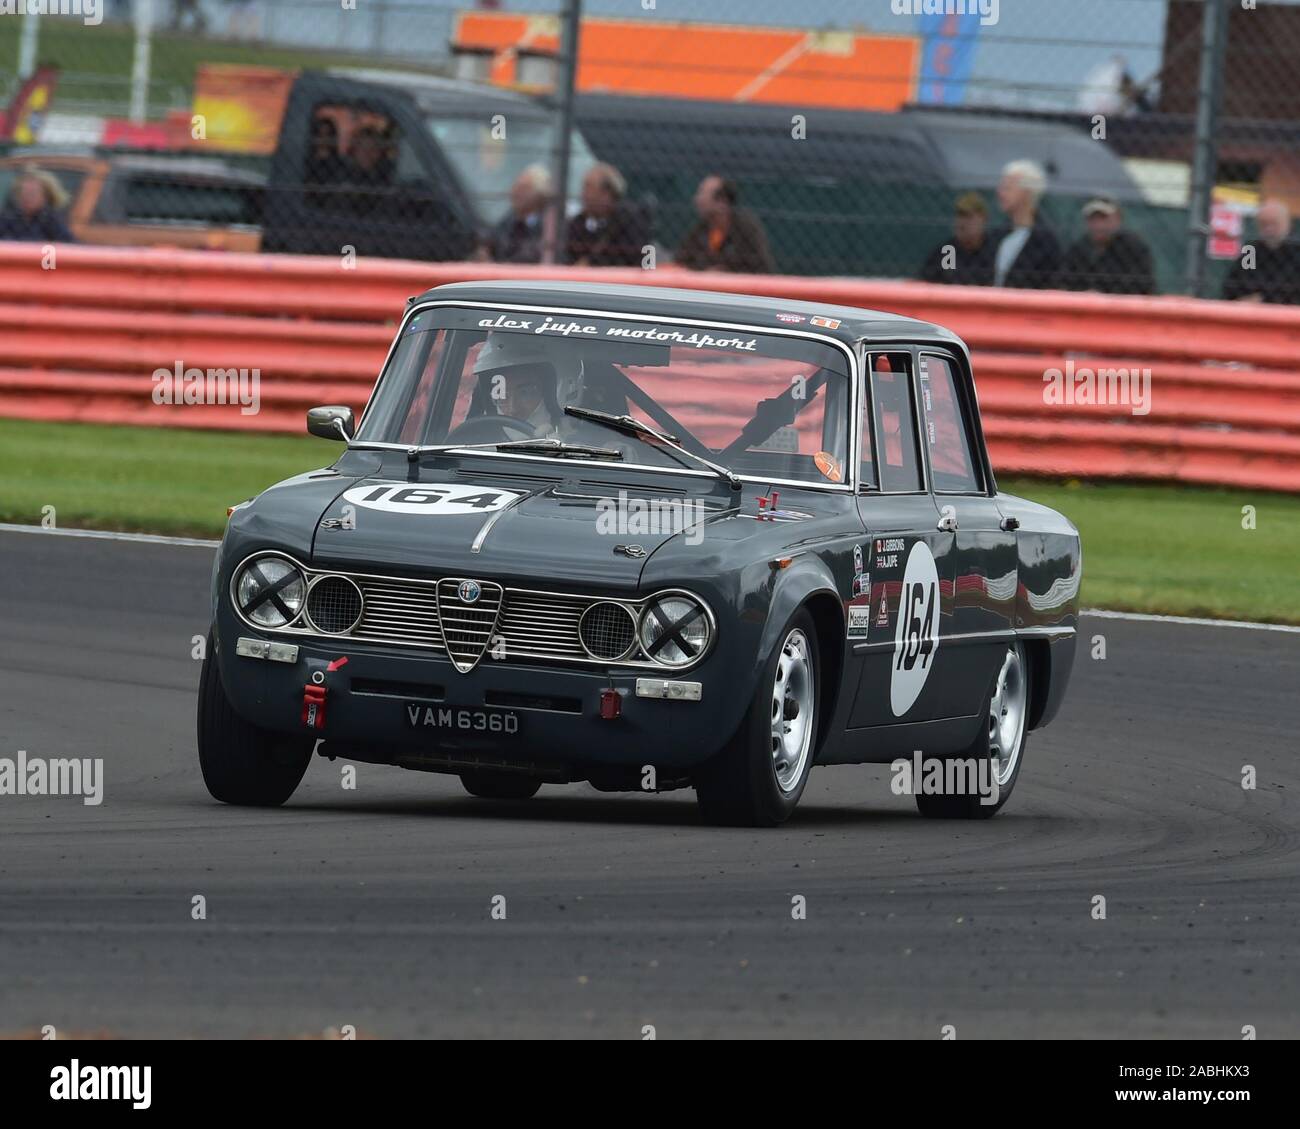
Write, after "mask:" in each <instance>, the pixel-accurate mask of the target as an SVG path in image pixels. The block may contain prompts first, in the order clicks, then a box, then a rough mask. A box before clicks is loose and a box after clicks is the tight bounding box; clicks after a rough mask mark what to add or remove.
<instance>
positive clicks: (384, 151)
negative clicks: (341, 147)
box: [347, 125, 393, 189]
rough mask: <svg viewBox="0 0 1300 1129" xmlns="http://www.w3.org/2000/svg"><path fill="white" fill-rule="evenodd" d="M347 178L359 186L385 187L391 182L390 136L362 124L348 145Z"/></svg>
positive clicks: (391, 157)
mask: <svg viewBox="0 0 1300 1129" xmlns="http://www.w3.org/2000/svg"><path fill="white" fill-rule="evenodd" d="M347 163H348V172H347V176H348V180H349V181H351V182H352V183H353V184H355V185H357V186H358V187H360V188H379V189H383V188H387V187H388V186H389V185H390V184H392V182H393V156H392V138H391V137H390V136H389V135H388V134H387V133H385V132H380V131H379V130H378V129H376V128H375V127H374V126H370V125H364V126H362V127H361V128H360V129H358V130H357V131H356V132H355V133H353V135H352V142H351V144H350V145H349V146H348V155H347Z"/></svg>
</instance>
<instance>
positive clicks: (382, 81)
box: [315, 67, 542, 113]
mask: <svg viewBox="0 0 1300 1129" xmlns="http://www.w3.org/2000/svg"><path fill="white" fill-rule="evenodd" d="M315 73H317V74H320V75H325V76H327V77H329V78H333V79H345V80H347V81H349V82H360V83H368V84H369V85H371V86H387V87H395V88H396V89H398V90H402V91H405V92H406V93H407V94H409V95H410V96H411V97H412V98H413V99H415V103H416V105H417V106H418V107H419V108H420V109H421V110H422V111H425V112H429V111H430V110H432V109H435V108H440V107H447V106H455V107H463V108H466V109H474V108H480V109H481V108H482V106H484V105H491V106H501V107H506V108H511V107H513V108H514V109H516V110H519V111H521V112H524V113H540V112H541V109H542V107H541V104H540V103H539V101H538V99H537V98H536V97H534V96H532V95H529V94H526V93H524V92H523V91H518V90H511V89H509V88H507V87H503V86H496V85H494V84H492V83H484V82H474V81H472V80H470V79H463V78H445V77H443V76H441V75H432V74H425V73H424V72H423V71H401V70H384V69H381V68H378V67H329V68H327V69H326V70H323V71H317V72H315Z"/></svg>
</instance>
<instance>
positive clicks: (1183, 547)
mask: <svg viewBox="0 0 1300 1129" xmlns="http://www.w3.org/2000/svg"><path fill="white" fill-rule="evenodd" d="M338 450H339V448H338V446H337V445H336V444H334V443H330V442H327V441H325V440H322V439H312V438H309V437H302V438H299V437H296V436H283V435H247V434H236V433H228V432H198V431H177V430H167V429H163V428H143V427H142V428H133V427H101V426H97V425H93V424H77V423H31V422H27V421H23V420H0V521H7V522H19V523H29V524H35V523H39V522H40V521H41V518H42V515H43V513H44V509H43V507H46V506H53V507H55V519H56V521H57V523H58V524H59V525H60V526H62V527H64V528H69V527H74V526H80V527H84V528H93V529H125V530H138V531H145V532H152V533H171V534H186V535H191V536H199V537H219V536H220V535H221V530H222V528H223V526H224V525H225V519H226V507H227V506H228V505H230V504H231V503H233V502H239V501H242V500H243V499H245V498H248V497H251V496H252V495H254V494H256V493H257V492H258V491H260V490H262V489H264V488H265V487H266V486H269V485H270V484H271V483H273V482H278V481H279V480H280V479H282V478H287V477H288V476H289V475H291V474H296V473H298V472H299V471H303V470H310V469H313V468H315V467H319V466H325V465H327V464H329V463H330V462H332V461H333V460H334V458H335V457H336V456H337V454H338ZM1000 485H1001V486H1002V488H1003V489H1004V490H1007V491H1009V492H1011V493H1014V494H1021V495H1024V496H1025V497H1029V498H1033V499H1034V500H1035V501H1039V502H1042V503H1044V504H1045V505H1049V506H1051V507H1053V508H1054V509H1058V510H1060V511H1061V512H1062V513H1064V514H1065V515H1066V516H1067V517H1069V518H1070V520H1071V521H1073V522H1074V523H1075V525H1077V526H1078V527H1079V531H1080V533H1081V535H1082V537H1083V550H1084V584H1083V600H1084V603H1085V604H1087V605H1090V606H1094V607H1106V608H1116V609H1120V610H1125V611H1141V612H1156V613H1163V614H1168V615H1195V616H1212V617H1216V618H1228V619H1249V620H1260V621H1270V622H1275V623H1300V594H1298V590H1297V584H1296V576H1297V574H1298V573H1300V563H1298V562H1300V497H1296V496H1292V495H1285V494H1270V493H1267V492H1263V491H1254V492H1252V491H1241V490H1200V489H1180V488H1176V487H1170V486H1144V485H1132V484H1128V483H1105V484H1078V483H1055V482H1043V481H1038V480H1029V479H1021V480H1011V481H1006V480H1004V481H1003V482H1001V483H1000ZM1246 506H1251V507H1254V511H1253V513H1254V526H1255V527H1254V528H1253V529H1251V528H1247V527H1246V525H1247V524H1248V523H1247V522H1246V521H1245V515H1244V514H1243V507H1246Z"/></svg>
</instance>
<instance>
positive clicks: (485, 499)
mask: <svg viewBox="0 0 1300 1129" xmlns="http://www.w3.org/2000/svg"><path fill="white" fill-rule="evenodd" d="M517 497H519V494H518V493H517V492H516V491H514V490H497V489H494V488H492V487H489V486H473V485H468V484H457V485H449V484H446V483H441V482H439V483H433V484H430V485H428V486H416V485H413V484H411V483H407V482H388V483H375V482H372V483H370V484H369V485H367V486H354V487H352V489H351V490H346V491H344V493H343V501H345V502H351V503H352V504H353V505H357V506H365V507H366V508H367V509H371V510H386V511H387V512H388V513H394V514H416V515H424V516H427V517H447V516H450V515H452V514H482V513H489V512H491V511H492V510H499V509H501V507H502V506H505V505H508V504H509V503H510V502H513V501H514V500H515V499H516V498H517Z"/></svg>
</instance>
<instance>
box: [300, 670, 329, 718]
mask: <svg viewBox="0 0 1300 1129" xmlns="http://www.w3.org/2000/svg"><path fill="white" fill-rule="evenodd" d="M312 677H313V678H322V679H323V678H324V675H322V674H321V672H320V671H317V672H316V673H315V674H314V675H312ZM302 723H303V725H305V726H307V727H308V728H309V729H324V728H325V687H324V686H323V685H321V684H320V683H318V682H315V683H314V682H308V683H307V685H306V686H304V687H303V688H302Z"/></svg>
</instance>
